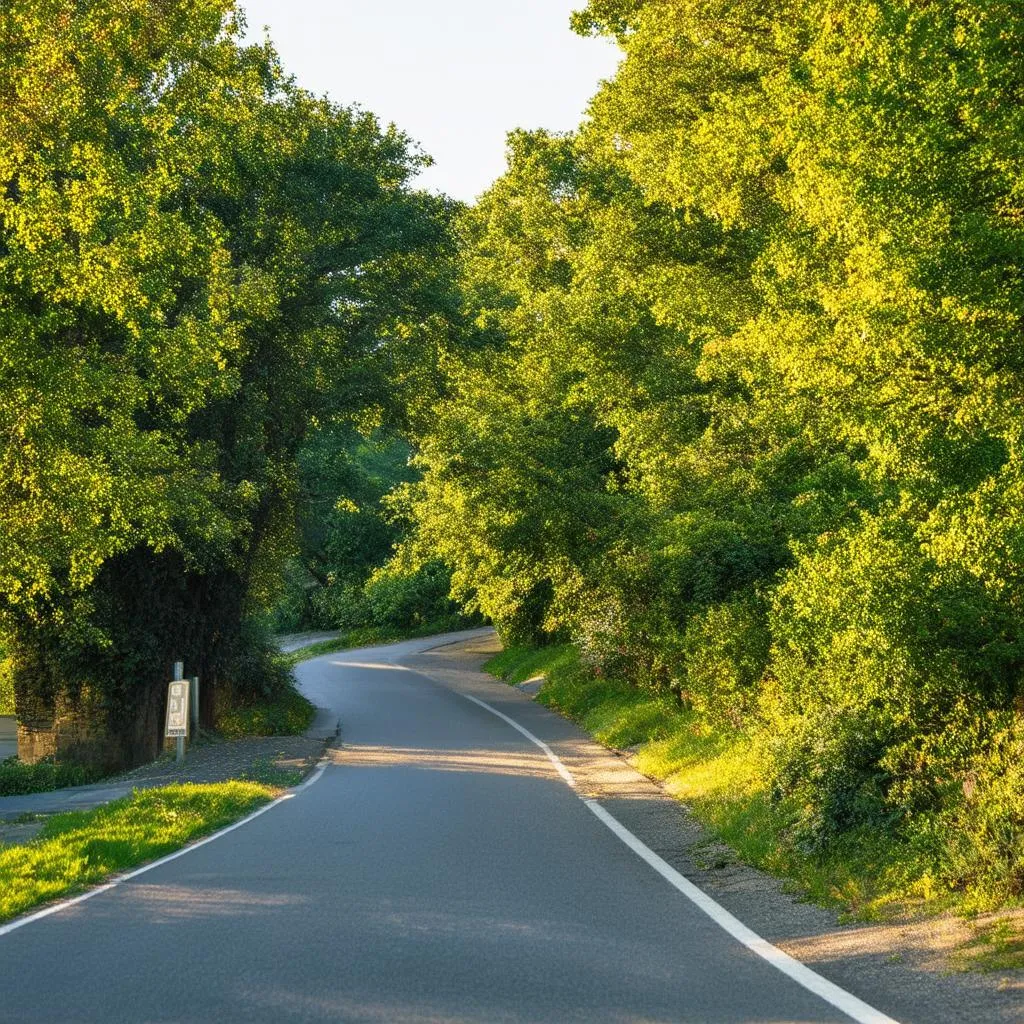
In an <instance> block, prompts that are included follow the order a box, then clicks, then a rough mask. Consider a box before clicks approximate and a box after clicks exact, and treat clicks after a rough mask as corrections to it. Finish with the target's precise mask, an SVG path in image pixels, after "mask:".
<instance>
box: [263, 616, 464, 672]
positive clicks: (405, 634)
mask: <svg viewBox="0 0 1024 1024" xmlns="http://www.w3.org/2000/svg"><path fill="white" fill-rule="evenodd" d="M467 628H472V627H467V626H466V624H465V620H463V619H462V618H460V617H459V616H452V617H451V618H449V619H441V620H439V621H438V622H428V623H427V624H426V625H423V626H416V627H415V628H411V629H398V628H394V627H389V626H365V627H363V628H361V629H353V630H349V632H347V633H342V634H341V636H337V637H335V638H334V639H333V640H320V641H318V642H317V643H315V644H310V645H309V646H308V647H300V648H299V650H297V651H290V652H289V653H288V654H284V655H282V657H283V658H284V660H285V661H286V662H287V663H288V664H289V665H292V666H295V665H298V664H299V663H300V662H302V661H308V660H309V659H310V658H318V657H320V655H321V654H333V653H334V652H335V651H348V650H352V649H354V648H357V647H373V646H375V645H376V644H389V643H395V642H397V641H399V640H414V639H416V638H417V637H421V636H435V635H438V634H441V633H450V632H454V631H455V630H460V629H467Z"/></svg>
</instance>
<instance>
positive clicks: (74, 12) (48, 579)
mask: <svg viewBox="0 0 1024 1024" xmlns="http://www.w3.org/2000/svg"><path fill="white" fill-rule="evenodd" d="M2 17H3V18H4V19H5V20H4V23H3V27H4V29H5V32H4V39H5V43H4V45H3V48H2V53H3V57H2V59H3V60H4V62H5V64H4V68H3V70H4V72H5V76H4V78H5V82H7V83H8V85H7V86H6V88H7V89H8V90H9V92H10V93H11V95H9V96H7V97H5V99H7V100H8V102H7V103H5V105H4V106H5V113H4V115H2V118H3V119H2V120H0V125H3V127H2V128H0V139H2V140H3V146H2V150H0V152H2V154H3V155H2V156H0V167H2V171H3V174H2V176H3V180H4V181H5V182H6V183H7V185H6V193H5V199H4V205H3V206H2V207H0V218H2V225H3V244H4V256H3V261H4V262H3V268H2V273H3V277H2V281H3V286H4V288H5V293H6V294H9V295H10V296H11V300H12V301H11V307H12V308H13V309H14V310H15V311H16V312H15V313H12V314H11V322H10V327H9V330H8V334H9V336H10V337H11V338H12V339H14V340H12V343H11V345H10V346H9V348H8V358H7V359H6V360H5V368H4V372H5V373H6V374H8V380H7V381H5V384H8V385H9V386H7V387H6V388H5V396H6V397H5V399H4V404H3V412H2V415H3V416H4V419H5V421H6V423H7V424H8V426H9V436H11V437H12V438H13V439H15V440H14V442H13V443H12V444H11V445H10V446H9V447H8V449H7V452H6V455H5V458H6V459H7V460H8V461H7V462H6V463H5V466H4V468H5V470H6V473H5V481H4V486H6V487H7V488H8V489H9V492H8V494H6V495H5V498H6V500H5V501H4V503H3V512H2V513H0V514H3V515H5V516H6V517H7V521H8V522H9V524H10V528H9V529H8V531H7V534H6V538H5V544H6V547H5V548H4V549H3V550H0V575H2V577H3V579H4V581H5V583H7V587H6V589H7V591H8V593H9V594H10V597H9V598H8V600H7V602H6V606H5V613H6V621H7V623H8V627H7V628H8V630H9V632H10V634H11V646H12V650H13V652H14V654H15V657H16V660H17V664H18V670H17V678H16V691H17V698H18V706H19V714H20V715H21V716H22V718H23V720H27V721H28V722H29V723H30V724H32V723H34V724H37V725H39V726H41V727H44V728H47V729H49V728H51V727H52V726H53V723H54V722H55V721H56V731H57V742H60V743H64V744H65V745H67V744H75V743H79V746H80V747H81V748H82V749H81V750H80V751H79V752H80V753H81V754H83V755H84V754H85V753H86V752H87V750H86V748H91V749H92V755H91V756H99V757H101V758H103V759H104V760H106V761H107V762H108V763H110V764H114V763H132V762H135V761H138V760H140V759H143V758H145V757H148V756H152V755H153V754H154V753H155V752H156V750H157V749H158V744H159V742H160V717H161V709H162V700H163V689H164V687H163V684H164V682H165V680H166V678H167V675H166V673H167V671H168V670H169V667H170V662H171V660H172V659H174V658H175V657H185V658H186V660H187V661H188V664H189V671H190V672H191V671H198V672H200V673H201V674H203V675H204V677H205V679H206V681H207V684H208V685H207V686H206V687H204V706H203V709H202V711H203V717H204V720H205V721H206V722H207V723H209V722H210V718H211V715H212V710H213V705H212V698H213V694H214V690H215V687H216V686H218V685H219V686H224V685H228V684H230V685H231V686H233V687H235V688H239V687H241V688H245V687H250V688H251V687H253V686H257V687H258V685H259V679H258V678H243V677H242V676H241V671H242V670H241V669H239V668H238V666H239V664H244V665H247V666H248V671H249V672H250V673H251V672H252V666H253V664H254V663H253V659H252V657H251V656H250V657H246V658H242V655H243V654H245V653H246V652H245V651H244V647H245V640H244V632H243V629H242V624H243V620H244V619H245V617H246V616H247V614H249V613H251V612H252V611H253V610H254V609H256V608H258V607H260V606H261V605H265V603H266V602H267V601H268V600H269V598H270V596H271V595H272V592H273V591H274V589H275V587H276V586H277V581H278V578H279V574H280V564H281V562H282V560H283V556H284V555H285V554H286V553H287V551H288V550H289V549H290V547H291V545H292V543H293V541H292V538H293V535H294V525H293V524H294V516H293V502H294V498H295V491H296V471H295V458H296V455H297V452H298V450H299V447H300V445H301V444H302V441H303V438H304V437H305V434H306V432H307V430H308V428H309V425H310V424H311V422H313V420H314V419H315V418H318V417H319V418H328V417H331V416H335V415H339V414H341V413H342V412H348V413H351V412H352V411H353V410H355V409H359V408H366V407H368V406H371V405H373V404H375V401H376V395H375V394H374V393H373V392H369V393H368V389H369V386H370V385H371V384H372V383H373V382H375V381H377V380H379V377H380V373H381V372H382V371H381V370H380V369H378V367H381V366H383V365H388V364H390V365H393V366H401V365H404V364H403V358H405V361H406V362H408V361H409V360H408V358H407V357H403V355H402V353H403V351H404V350H406V349H408V348H409V347H410V346H416V345H417V344H420V343H424V344H425V343H426V340H427V339H428V338H429V337H431V336H433V334H436V332H437V329H438V328H437V327H436V325H435V324H434V323H433V321H432V317H433V315H434V313H435V309H434V307H433V306H432V304H431V303H432V301H433V298H434V292H433V291H432V285H431V283H430V274H428V273H424V272H423V271H424V268H425V267H428V266H429V265H430V261H431V256H432V255H433V254H434V253H435V252H440V251H442V250H443V249H444V248H445V245H446V241H445V239H446V228H445V221H446V218H447V208H446V204H445V203H444V202H443V201H441V200H435V199H433V198H432V197H429V196H425V195H422V194H418V193H414V192H412V191H410V190H409V189H408V188H407V187H406V181H407V179H408V177H409V175H410V174H411V173H412V171H413V170H414V168H415V167H416V166H417V165H418V163H419V161H420V159H421V158H420V157H418V156H417V155H416V154H415V153H413V152H412V150H411V149H410V147H409V144H408V142H407V140H406V139H405V138H404V137H403V136H401V135H400V134H399V133H398V132H397V131H396V130H394V129H387V130H384V131H382V130H381V129H380V127H379V126H378V124H377V122H376V120H375V119H374V118H373V117H372V116H371V115H369V114H364V113H361V112H358V111H354V110H349V109H346V108H342V107H337V106H335V105H333V104H331V103H329V102H327V101H326V100H320V99H316V98H314V97H312V96H310V95H309V94H307V93H304V92H303V91H301V90H300V89H298V88H297V87H296V86H295V85H294V83H293V82H291V80H290V79H288V78H287V77H286V76H285V75H284V74H283V72H282V70H281V68H280V67H279V65H278V62H277V59H276V57H275V55H274V53H273V51H272V50H271V49H270V47H269V45H264V46H258V47H242V46H240V45H239V43H238V41H237V35H238V30H239V22H238V19H237V18H236V17H235V16H234V14H233V9H232V5H231V4H230V3H229V2H227V0H223V2H222V0H202V2H200V0H190V2H174V3H166V2H157V0H132V2H131V3H129V4H127V5H126V4H123V3H118V4H113V3H110V4H106V3H104V4H92V5H88V7H83V6H82V5H79V4H76V3H73V2H71V0H52V2H51V3H49V4H47V5H38V4H27V3H15V4H14V5H12V6H8V8H7V9H6V10H5V12H4V14H3V15H2ZM60 527H65V528H63V529H62V528H60ZM256 664H257V666H258V659H257V661H256ZM257 674H258V673H257ZM51 739H52V737H51Z"/></svg>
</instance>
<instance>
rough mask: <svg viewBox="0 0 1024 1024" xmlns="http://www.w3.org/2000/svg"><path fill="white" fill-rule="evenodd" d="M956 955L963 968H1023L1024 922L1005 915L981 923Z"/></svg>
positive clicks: (986, 970)
mask: <svg viewBox="0 0 1024 1024" xmlns="http://www.w3.org/2000/svg"><path fill="white" fill-rule="evenodd" d="M954 959H955V962H956V964H957V966H959V967H961V968H963V969H967V970H974V971H984V972H986V973H989V972H993V971H1019V970H1024V922H1022V921H1021V919H1020V918H1019V917H1018V918H1016V919H1014V918H1010V917H1003V918H999V919H997V920H995V921H989V922H987V923H985V924H984V925H981V926H979V927H978V928H977V930H976V934H975V938H974V939H973V940H972V941H971V942H968V943H967V944H966V945H965V946H963V947H962V948H961V949H959V950H958V951H957V953H956V956H955V958H954Z"/></svg>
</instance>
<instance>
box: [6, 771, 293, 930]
mask: <svg viewBox="0 0 1024 1024" xmlns="http://www.w3.org/2000/svg"><path fill="white" fill-rule="evenodd" d="M276 794H277V791H276V790H275V789H272V788H271V787H269V786H266V785H261V784H259V783H255V782H237V781H236V782H221V783H216V784H212V785H192V784H184V785H176V786H165V787H161V788H160V789H148V790H138V791H136V792H135V793H134V794H132V796H129V797H124V798H123V799H121V800H115V801H113V802H112V803H109V804H106V805H105V806H103V807H99V808H97V809H96V810H92V811H73V812H70V813H67V814H57V815H54V816H53V817H52V818H50V819H49V821H47V822H46V824H45V825H44V826H43V829H42V831H41V832H40V833H39V835H38V836H37V837H36V838H35V839H33V840H32V841H31V842H30V843H27V844H25V845H23V846H10V847H7V848H0V920H7V919H9V918H12V917H16V916H17V915H19V914H23V913H24V912H25V911H27V910H30V909H31V908H32V907H35V906H38V905H39V904H40V903H45V902H48V901H50V900H54V899H57V898H59V897H63V896H68V895H71V894H73V893H76V892H79V891H81V890H83V889H86V888H88V887H89V886H91V885H95V884H97V883H99V882H102V881H103V880H104V879H105V878H107V877H109V876H110V875H112V874H116V873H118V872H121V871H126V870H128V869H129V868H133V867H136V866H138V865H140V864H143V863H145V862H146V861H150V860H155V859H157V858H158V857H162V856H164V855H165V854H168V853H171V852H173V851H174V850H177V849H180V848H181V847H182V846H185V845H186V844H187V843H189V842H191V841H193V840H195V839H198V838H200V837H202V836H204V835H209V834H210V833H211V832H216V831H217V829H219V828H223V827H224V826H225V825H230V824H231V823H232V822H234V821H237V820H238V819H239V818H242V817H244V816H245V815H246V814H248V813H250V812H251V811H254V810H255V809H256V808H257V807H259V806H261V805H263V804H265V803H267V802H268V801H269V800H271V799H273V798H274V796H275V795H276Z"/></svg>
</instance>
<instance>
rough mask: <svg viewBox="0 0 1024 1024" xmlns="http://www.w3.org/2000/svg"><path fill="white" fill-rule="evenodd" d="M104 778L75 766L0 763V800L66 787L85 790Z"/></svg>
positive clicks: (92, 771)
mask: <svg viewBox="0 0 1024 1024" xmlns="http://www.w3.org/2000/svg"><path fill="white" fill-rule="evenodd" d="M102 777H103V772H101V771H99V770H98V769H95V768H86V767H84V766H82V765H77V764H54V763H53V762H52V761H39V762H38V763H36V764H22V763H21V762H20V761H17V760H15V759H13V758H11V759H8V760H6V761H0V796H23V795H24V794H26V793H46V792H49V791H50V790H52V789H63V788H64V787H65V786H84V785H85V784H86V783H89V782H96V781H97V780H98V779H100V778H102Z"/></svg>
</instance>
